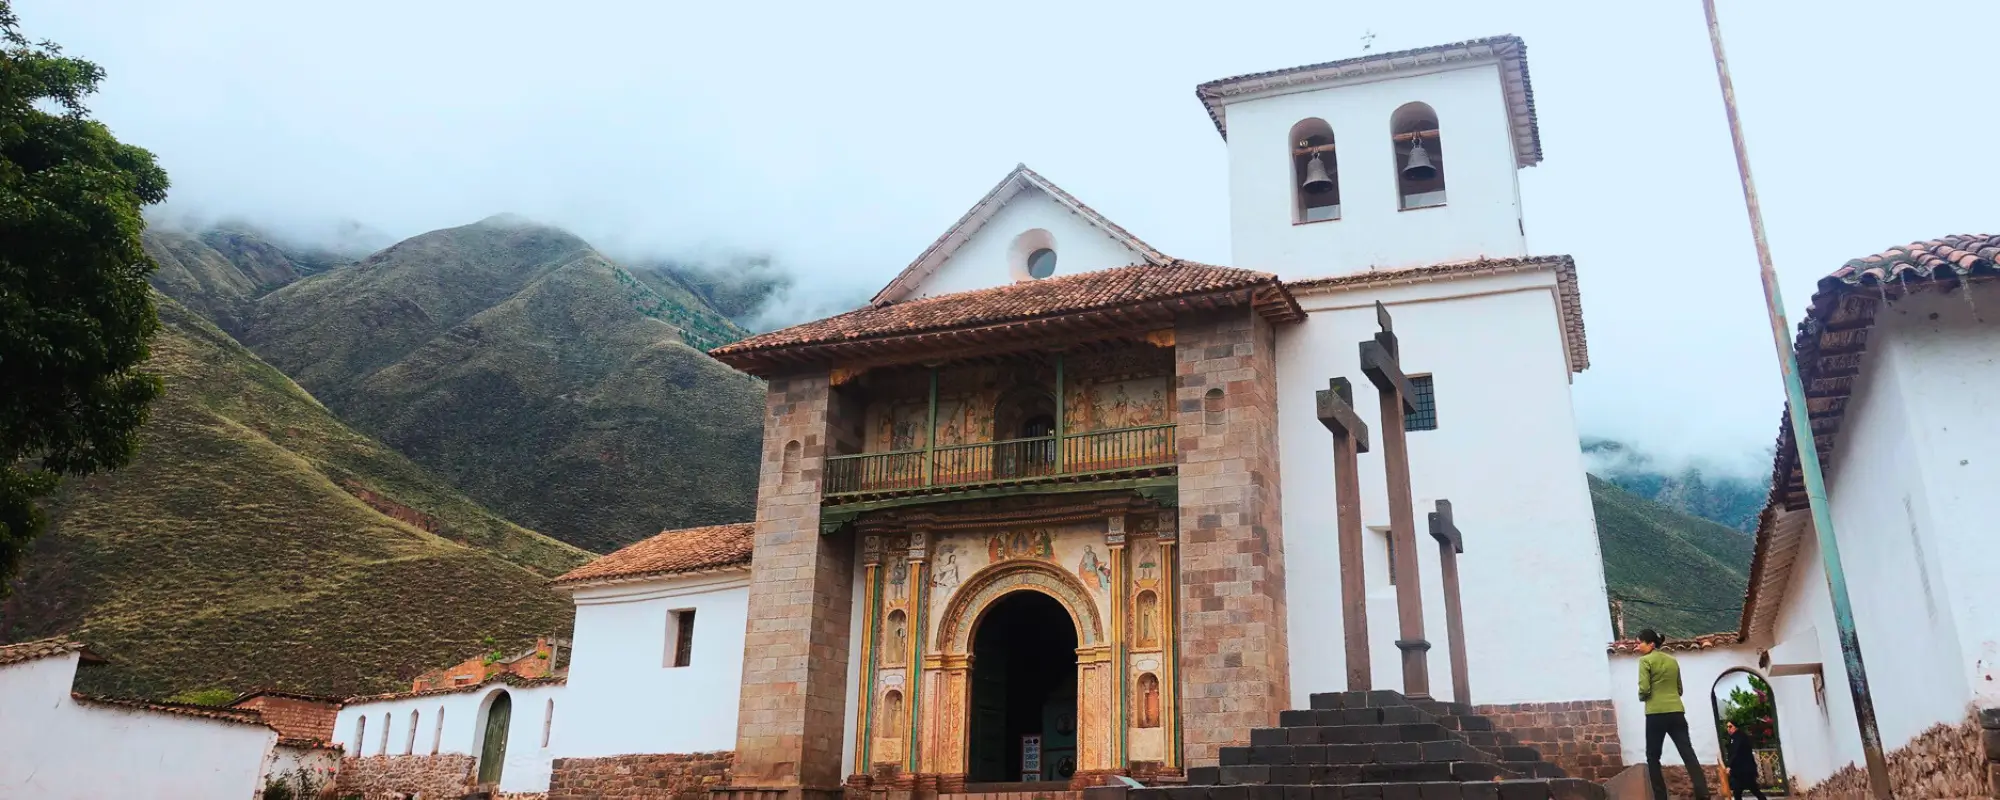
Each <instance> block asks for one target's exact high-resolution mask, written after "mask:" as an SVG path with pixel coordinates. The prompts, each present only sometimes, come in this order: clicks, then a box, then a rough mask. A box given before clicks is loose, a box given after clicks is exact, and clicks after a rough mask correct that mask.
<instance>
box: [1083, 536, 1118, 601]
mask: <svg viewBox="0 0 2000 800" xmlns="http://www.w3.org/2000/svg"><path fill="white" fill-rule="evenodd" d="M1076 576H1077V577H1079V578H1082V579H1083V585H1085V586H1094V587H1096V588H1097V590H1098V591H1100V592H1108V591H1111V565H1110V564H1108V563H1106V562H1103V561H1099V560H1098V558H1097V549H1096V548H1094V547H1092V546H1090V545H1087V544H1086V545H1084V546H1083V556H1082V557H1081V558H1079V559H1077V562H1076Z"/></svg>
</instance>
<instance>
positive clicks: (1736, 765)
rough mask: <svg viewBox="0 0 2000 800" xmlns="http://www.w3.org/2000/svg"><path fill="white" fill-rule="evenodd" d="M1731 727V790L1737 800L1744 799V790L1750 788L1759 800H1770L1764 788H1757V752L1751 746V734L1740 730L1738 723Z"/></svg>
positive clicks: (1729, 724) (1729, 725)
mask: <svg viewBox="0 0 2000 800" xmlns="http://www.w3.org/2000/svg"><path fill="white" fill-rule="evenodd" d="M1727 724H1728V727H1729V792H1730V794H1731V795H1732V796H1733V797H1735V799H1736V800H1743V792H1744V791H1745V790H1748V791H1749V792H1750V793H1751V794H1753V795H1756V796H1757V800H1769V798H1766V797H1765V796H1764V790H1763V789H1759V788H1757V754H1756V752H1755V751H1753V750H1752V748H1751V744H1752V743H1751V741H1750V734H1749V733H1748V732H1746V731H1742V730H1738V729H1737V727H1736V723H1734V722H1731V723H1727Z"/></svg>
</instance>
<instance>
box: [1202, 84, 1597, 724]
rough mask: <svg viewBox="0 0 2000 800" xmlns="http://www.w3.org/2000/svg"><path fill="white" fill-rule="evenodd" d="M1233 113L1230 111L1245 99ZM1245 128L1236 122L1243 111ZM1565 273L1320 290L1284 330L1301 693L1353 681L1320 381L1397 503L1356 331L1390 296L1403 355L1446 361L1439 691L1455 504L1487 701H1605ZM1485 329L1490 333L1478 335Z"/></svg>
mask: <svg viewBox="0 0 2000 800" xmlns="http://www.w3.org/2000/svg"><path fill="white" fill-rule="evenodd" d="M1232 113H1233V112H1232ZM1231 119H1232V123H1231V130H1232V131H1233V130H1235V123H1234V122H1233V120H1234V119H1235V117H1234V116H1232V117H1231ZM1553 287H1554V277H1553V275H1552V274H1547V273H1538V274H1519V275H1509V276H1498V277H1488V278H1479V279H1472V280H1464V281H1456V282H1451V283H1438V284H1424V285H1418V286H1405V287H1392V288H1386V289H1376V290H1367V291H1357V292H1349V293H1342V294H1336V295H1325V296H1306V297H1301V298H1300V303H1301V305H1303V306H1304V307H1305V308H1306V309H1307V310H1308V311H1309V312H1311V313H1310V314H1309V315H1308V320H1307V321H1306V322H1305V323H1304V324H1302V325H1296V326H1288V327H1285V328H1281V329H1280V332H1279V338H1278V370H1279V372H1278V391H1279V397H1278V418H1279V422H1278V425H1279V435H1280V436H1281V437H1282V441H1283V442H1284V447H1282V448H1281V450H1280V453H1281V458H1282V481H1283V484H1282V492H1281V494H1282V498H1283V504H1284V519H1285V564H1286V573H1287V575H1286V592H1287V600H1286V602H1287V611H1288V616H1289V619H1290V642H1291V645H1290V646H1291V658H1292V694H1293V697H1292V702H1293V705H1294V707H1300V708H1303V707H1304V706H1305V703H1306V699H1307V695H1308V694H1310V693H1312V692H1324V691H1332V690H1339V689H1343V688H1345V686H1346V678H1345V663H1346V658H1345V653H1344V651H1343V649H1342V638H1341V634H1340V580H1339V574H1340V560H1339V554H1338V549H1337V548H1338V537H1337V534H1336V530H1337V516H1336V508H1335V498H1334V490H1333V454H1332V437H1331V435H1330V434H1329V433H1328V432H1327V430H1326V428H1325V427H1323V426H1322V425H1321V424H1320V422H1319V418H1318V415H1317V409H1316V406H1315V401H1314V393H1315V392H1316V391H1318V390H1321V389H1325V388H1326V386H1327V379H1329V378H1332V377H1336V376H1344V377H1347V378H1349V379H1350V380H1352V381H1353V382H1354V384H1355V389H1356V395H1357V397H1356V406H1357V407H1358V410H1359V411H1360V413H1361V416H1362V418H1363V419H1364V420H1366V421H1367V422H1368V424H1369V426H1370V436H1371V440H1372V444H1373V445H1374V446H1373V447H1372V449H1371V452H1369V453H1366V454H1364V455H1362V456H1361V485H1362V517H1363V522H1364V523H1365V524H1366V525H1368V526H1371V527H1378V528H1383V529H1386V528H1387V527H1388V523H1389V517H1388V508H1387V506H1388V500H1387V494H1386V488H1385V486H1386V484H1385V482H1384V481H1385V478H1384V476H1383V467H1382V450H1381V446H1380V444H1381V439H1380V430H1381V428H1380V425H1379V420H1378V418H1377V417H1378V415H1377V401H1376V395H1375V390H1374V387H1373V385H1372V384H1369V383H1368V380H1367V378H1366V376H1364V375H1362V374H1361V370H1360V365H1359V357H1358V347H1357V345H1358V343H1359V342H1360V341H1362V340H1363V339H1366V338H1368V337H1370V336H1372V335H1373V334H1374V333H1375V331H1376V330H1377V328H1376V323H1375V313H1374V309H1373V306H1372V304H1373V302H1374V301H1375V300H1377V299H1380V300H1382V301H1383V302H1384V303H1386V304H1387V305H1388V306H1389V310H1390V312H1391V313H1392V314H1393V315H1394V316H1395V320H1396V328H1397V331H1398V333H1399V335H1401V337H1402V353H1403V364H1404V368H1405V369H1406V370H1407V371H1408V372H1409V373H1410V374H1412V375H1417V374H1432V375H1433V376H1434V381H1435V386H1436V397H1437V408H1438V420H1439V425H1438V428H1437V429H1436V430H1431V431H1416V432H1412V433H1410V434H1409V437H1408V441H1409V448H1410V461H1411V466H1412V470H1411V472H1412V478H1411V483H1412V491H1413V494H1414V497H1415V500H1416V503H1417V509H1416V512H1417V517H1416V520H1417V527H1418V531H1417V538H1418V547H1417V552H1418V554H1419V556H1420V562H1421V563H1420V565H1419V570H1420V573H1421V578H1420V579H1421V580H1422V582H1423V584H1424V589H1425V592H1424V612H1425V618H1426V622H1425V626H1426V634H1427V636H1428V638H1429V640H1430V641H1431V643H1432V649H1431V651H1430V675H1431V687H1432V691H1433V693H1434V694H1436V695H1437V696H1439V697H1449V695H1450V691H1451V680H1450V674H1451V672H1450V663H1451V661H1450V651H1449V646H1448V641H1447V639H1446V636H1445V625H1444V607H1443V600H1442V589H1441V588H1440V586H1439V584H1440V579H1439V574H1438V561H1437V544H1436V542H1435V541H1434V540H1432V539H1431V538H1430V536H1429V535H1428V527H1427V525H1426V520H1427V518H1428V516H1427V515H1428V513H1429V512H1430V511H1431V510H1432V508H1433V507H1434V504H1435V501H1436V500H1437V499H1439V498H1447V499H1450V500H1451V502H1452V506H1453V510H1454V514H1455V516H1456V517H1457V520H1458V525H1459V528H1460V529H1461V530H1462V531H1463V532H1464V535H1465V550H1466V552H1465V553H1464V554H1463V555H1461V556H1460V557H1459V574H1460V584H1461V592H1462V595H1463V600H1464V603H1463V605H1464V609H1465V628H1466V644H1467V650H1468V655H1469V658H1468V662H1469V666H1470V672H1471V689H1472V698H1473V700H1474V701H1475V702H1479V703H1517V702H1552V701H1566V700H1602V699H1605V698H1606V697H1607V696H1608V695H1607V694H1606V692H1607V686H1608V685H1609V680H1608V675H1609V672H1608V670H1609V667H1608V662H1607V659H1606V655H1605V652H1604V646H1605V643H1606V642H1608V641H1610V640H1611V638H1612V633H1611V623H1610V619H1609V612H1608V611H1607V610H1606V609H1607V605H1606V600H1605V591H1604V573H1603V561H1602V557H1601V555H1600V553H1599V549H1598V542H1597V533H1596V527H1595V521H1594V517H1593V513H1592V510H1591V505H1590V493H1589V487H1588V485H1587V484H1586V483H1585V479H1584V468H1583V461H1582V454H1581V451H1580V449H1579V447H1578V446H1577V432H1576V421H1575V417H1574V414H1573V412H1572V410H1571V405H1570V394H1569V386H1570V385H1569V372H1568V367H1567V365H1566V363H1565V358H1564V344H1563V338H1562V336H1561V334H1560V331H1559V328H1558V326H1557V322H1556V299H1555V295H1554V288H1553ZM1468 332H1476V334H1468ZM1367 542H1368V554H1367V558H1368V562H1369V563H1368V567H1367V570H1366V571H1367V574H1368V580H1369V597H1370V600H1369V641H1370V654H1371V657H1372V660H1373V662H1374V664H1373V670H1374V680H1375V685H1376V687H1377V688H1389V689H1401V688H1403V687H1402V677H1401V675H1402V673H1401V669H1400V667H1399V666H1398V664H1399V661H1398V659H1399V656H1398V653H1397V650H1396V647H1395V640H1396V638H1397V622H1396V621H1397V615H1396V604H1395V599H1394V597H1395V596H1394V590H1393V589H1392V588H1391V587H1389V586H1388V585H1387V580H1386V578H1387V567H1386V558H1387V553H1386V545H1385V544H1384V543H1383V541H1382V537H1381V536H1380V535H1371V536H1369V537H1368V539H1367Z"/></svg>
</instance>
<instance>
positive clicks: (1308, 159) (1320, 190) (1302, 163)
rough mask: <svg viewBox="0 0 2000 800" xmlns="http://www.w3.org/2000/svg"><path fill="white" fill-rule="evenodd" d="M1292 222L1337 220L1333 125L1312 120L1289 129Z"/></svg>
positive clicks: (1337, 170) (1337, 171)
mask: <svg viewBox="0 0 2000 800" xmlns="http://www.w3.org/2000/svg"><path fill="white" fill-rule="evenodd" d="M1290 140H1291V154H1292V222H1293V223H1302V222H1323V221H1326V220H1334V219H1340V160H1339V158H1337V155H1338V154H1336V153H1335V152H1334V149H1333V126H1331V125H1328V124H1326V120H1323V119H1319V118H1318V117H1313V118H1310V119H1303V120H1300V121H1299V123H1298V124H1297V125H1293V126H1292V130H1291V136H1290Z"/></svg>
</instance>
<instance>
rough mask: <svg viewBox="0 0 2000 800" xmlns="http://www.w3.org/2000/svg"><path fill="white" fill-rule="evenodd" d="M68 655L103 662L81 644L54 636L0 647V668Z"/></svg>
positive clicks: (92, 661)
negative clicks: (76, 654)
mask: <svg viewBox="0 0 2000 800" xmlns="http://www.w3.org/2000/svg"><path fill="white" fill-rule="evenodd" d="M69 653H82V654H83V656H82V659H83V660H84V661H86V662H90V663H101V662H103V661H104V659H102V658H99V657H98V656H97V654H95V653H92V652H90V650H89V649H87V648H85V647H84V646H83V643H82V642H77V641H72V640H69V639H65V638H63V637H61V636H56V637H52V638H48V639H36V640H34V641H32V642H21V643H19V644H4V645H0V666H6V665H8V664H19V663H21V662H23V661H33V660H35V659H38V658H51V657H54V656H60V655H67V654H69Z"/></svg>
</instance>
